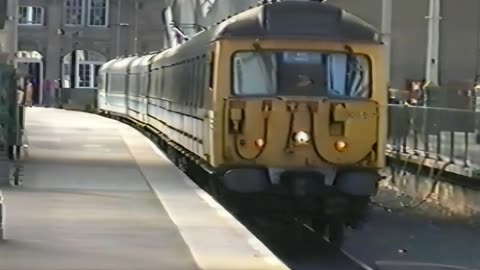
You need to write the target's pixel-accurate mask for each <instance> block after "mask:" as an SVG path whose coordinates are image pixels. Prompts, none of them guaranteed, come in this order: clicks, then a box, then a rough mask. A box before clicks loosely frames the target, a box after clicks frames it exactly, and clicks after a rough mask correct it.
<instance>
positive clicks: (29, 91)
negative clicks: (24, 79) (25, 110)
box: [25, 79, 33, 107]
mask: <svg viewBox="0 0 480 270" xmlns="http://www.w3.org/2000/svg"><path fill="white" fill-rule="evenodd" d="M32 103H33V80H32V79H28V83H27V87H26V89H25V106H28V107H32Z"/></svg>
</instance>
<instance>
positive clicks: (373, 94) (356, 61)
mask: <svg viewBox="0 0 480 270" xmlns="http://www.w3.org/2000/svg"><path fill="white" fill-rule="evenodd" d="M216 55H217V57H216V58H215V59H217V60H216V61H217V65H216V71H215V76H216V80H215V81H216V84H215V85H214V91H215V97H216V99H215V100H216V102H215V109H214V110H215V111H217V112H221V113H222V118H217V119H216V125H215V128H216V130H217V132H214V133H215V134H217V135H218V136H221V139H222V141H223V144H217V149H212V150H213V153H214V155H213V156H212V157H211V161H210V162H211V163H212V165H214V166H216V167H217V166H226V167H228V165H229V164H235V166H238V165H239V164H242V165H245V166H255V167H280V168H310V167H322V166H337V167H351V166H359V167H363V168H371V169H379V168H382V167H383V166H384V164H385V140H386V127H387V126H386V106H385V105H386V100H387V96H386V81H385V75H384V60H383V47H382V45H381V44H368V43H357V44H355V43H340V42H321V41H289V40H286V41H282V40H269V41H258V40H241V41H222V42H220V43H218V47H217V54H216ZM220 134H221V135H220Z"/></svg>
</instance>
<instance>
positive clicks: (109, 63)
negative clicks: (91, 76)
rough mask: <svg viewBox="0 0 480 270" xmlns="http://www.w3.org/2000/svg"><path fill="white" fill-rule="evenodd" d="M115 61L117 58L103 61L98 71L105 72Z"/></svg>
mask: <svg viewBox="0 0 480 270" xmlns="http://www.w3.org/2000/svg"><path fill="white" fill-rule="evenodd" d="M116 61H118V59H112V60H110V61H108V62H106V63H104V64H103V65H102V66H101V67H100V70H99V72H100V73H104V72H107V71H108V69H109V68H110V66H112V65H113V64H114V63H115V62H116Z"/></svg>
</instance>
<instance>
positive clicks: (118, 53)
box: [116, 0, 130, 57]
mask: <svg viewBox="0 0 480 270" xmlns="http://www.w3.org/2000/svg"><path fill="white" fill-rule="evenodd" d="M121 15H122V0H118V10H117V24H116V26H117V44H116V45H117V57H118V56H120V41H121V35H122V33H121V29H122V27H128V26H130V25H129V24H128V23H121V19H122V18H121Z"/></svg>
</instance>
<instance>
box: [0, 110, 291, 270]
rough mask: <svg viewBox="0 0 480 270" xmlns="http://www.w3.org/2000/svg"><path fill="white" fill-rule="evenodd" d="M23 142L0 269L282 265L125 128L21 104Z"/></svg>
mask: <svg viewBox="0 0 480 270" xmlns="http://www.w3.org/2000/svg"><path fill="white" fill-rule="evenodd" d="M26 139H27V144H28V147H27V148H26V149H25V153H24V154H25V161H24V177H23V184H22V185H21V186H16V187H13V186H12V187H1V189H2V192H3V198H4V203H5V210H6V211H5V214H6V215H5V240H3V241H1V242H0V269H9V270H17V269H30V270H37V269H45V270H46V269H49V270H51V269H115V270H120V269H129V270H130V269H168V270H175V269H212V270H229V269H242V270H249V269H252V270H254V269H255V270H259V269H264V270H269V269H288V268H287V267H286V266H285V265H284V264H283V263H282V262H281V261H280V260H279V259H277V258H276V257H275V256H274V255H273V254H272V253H271V252H270V250H268V249H267V248H266V247H265V246H264V245H263V244H262V243H261V242H260V241H259V240H258V239H257V238H255V237H254V236H253V235H252V234H251V233H250V232H249V231H248V230H247V229H246V228H245V227H243V226H242V225H241V224H240V223H239V222H238V221H236V220H235V219H234V218H233V217H232V216H231V215H230V214H229V213H228V212H227V211H225V210H224V209H223V208H222V207H221V206H220V205H219V204H217V203H216V202H215V201H214V200H213V199H212V198H211V197H210V196H209V195H208V194H207V193H205V192H203V191H202V190H201V189H200V188H199V187H197V186H196V185H195V184H194V183H193V182H191V180H190V179H188V178H187V177H186V176H185V175H184V174H183V173H182V172H180V171H179V170H178V169H177V168H176V167H175V166H174V165H173V164H171V163H170V161H168V160H167V159H166V158H165V157H164V156H163V155H162V153H161V152H160V151H159V150H158V149H157V148H156V147H155V145H153V144H152V143H151V142H150V141H149V140H148V139H147V138H145V137H144V136H143V135H141V134H140V133H139V132H138V131H136V130H135V129H133V128H131V127H129V126H127V125H125V124H122V123H120V122H117V121H114V120H110V119H106V118H102V117H100V116H96V115H92V114H88V113H81V112H72V111H63V110H56V109H45V108H29V109H28V110H27V112H26Z"/></svg>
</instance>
